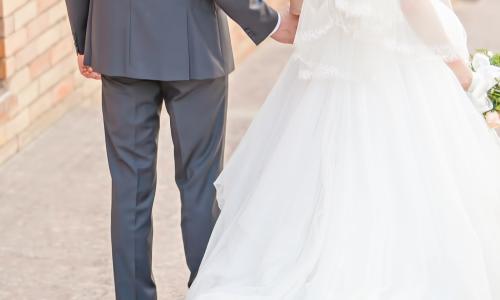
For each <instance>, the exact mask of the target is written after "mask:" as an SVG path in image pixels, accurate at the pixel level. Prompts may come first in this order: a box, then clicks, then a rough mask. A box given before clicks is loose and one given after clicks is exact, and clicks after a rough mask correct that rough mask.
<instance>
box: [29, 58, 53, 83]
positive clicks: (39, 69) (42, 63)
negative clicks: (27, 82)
mask: <svg viewBox="0 0 500 300" xmlns="http://www.w3.org/2000/svg"><path fill="white" fill-rule="evenodd" d="M51 64H52V61H51V52H49V51H48V52H45V53H44V54H42V55H40V56H38V57H37V58H35V59H34V60H33V61H32V62H31V63H30V64H29V67H28V68H29V70H30V76H31V78H32V79H33V78H37V77H38V76H40V74H42V73H44V72H45V71H47V70H48V69H50V67H51Z"/></svg>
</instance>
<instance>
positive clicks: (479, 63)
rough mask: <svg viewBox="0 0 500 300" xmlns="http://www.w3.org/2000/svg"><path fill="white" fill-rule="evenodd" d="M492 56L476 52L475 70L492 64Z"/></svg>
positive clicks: (473, 58)
mask: <svg viewBox="0 0 500 300" xmlns="http://www.w3.org/2000/svg"><path fill="white" fill-rule="evenodd" d="M490 65H491V63H490V58H489V57H488V56H486V55H484V54H483V53H476V54H474V56H473V57H472V67H473V68H474V70H475V71H478V70H479V69H481V68H482V67H487V66H490Z"/></svg>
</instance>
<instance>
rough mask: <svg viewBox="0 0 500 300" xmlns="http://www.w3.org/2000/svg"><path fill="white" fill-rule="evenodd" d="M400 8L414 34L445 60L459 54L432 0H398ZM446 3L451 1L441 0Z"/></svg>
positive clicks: (450, 59)
mask: <svg viewBox="0 0 500 300" xmlns="http://www.w3.org/2000/svg"><path fill="white" fill-rule="evenodd" d="M399 1H400V4H401V10H402V12H403V15H404V16H405V17H406V20H407V21H408V23H409V24H410V27H411V28H412V29H413V30H414V32H415V33H416V35H417V36H418V37H419V38H420V39H421V40H422V42H423V43H425V44H426V45H427V46H429V47H430V48H431V49H432V50H433V51H434V52H435V53H436V54H438V55H439V56H441V57H442V58H443V59H444V60H445V61H454V60H457V59H460V58H461V56H460V54H459V53H458V52H457V50H456V47H455V46H454V45H453V43H452V42H451V41H450V39H449V36H448V34H447V33H446V30H445V28H444V26H443V24H442V21H441V19H440V17H439V15H438V13H437V11H436V6H435V4H433V3H432V1H433V0H399ZM443 2H444V3H445V4H446V5H450V7H451V3H450V2H449V1H448V0H443Z"/></svg>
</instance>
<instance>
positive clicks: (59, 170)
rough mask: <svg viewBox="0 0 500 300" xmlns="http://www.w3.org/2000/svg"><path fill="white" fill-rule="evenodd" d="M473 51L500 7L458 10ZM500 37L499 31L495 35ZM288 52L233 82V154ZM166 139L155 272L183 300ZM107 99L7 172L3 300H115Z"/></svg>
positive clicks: (166, 290)
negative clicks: (103, 105) (103, 109)
mask: <svg viewBox="0 0 500 300" xmlns="http://www.w3.org/2000/svg"><path fill="white" fill-rule="evenodd" d="M457 10H458V12H459V15H460V16H461V18H462V19H463V20H464V22H465V23H466V26H467V28H468V31H469V34H470V36H471V48H477V47H489V48H492V49H496V50H500V40H499V39H498V38H497V37H498V34H500V19H498V18H497V17H496V16H495V12H498V11H500V1H498V0H482V1H480V2H473V1H469V2H466V3H460V4H459V5H457ZM493 32H495V33H496V34H494V33H493ZM290 50H291V49H290V47H288V46H282V45H278V44H276V43H274V42H272V41H269V42H266V43H264V44H263V45H262V46H261V47H260V48H259V49H258V51H257V52H256V53H255V54H253V55H252V56H251V57H250V58H249V59H248V60H246V61H245V62H244V63H243V64H242V65H241V66H240V67H239V68H238V70H237V71H236V72H235V73H234V74H233V75H232V77H231V93H230V99H231V101H230V110H229V124H228V139H227V147H228V156H229V155H230V154H231V152H232V150H233V149H234V148H235V146H236V145H237V143H238V141H239V139H240V138H241V135H242V134H243V133H244V131H245V130H246V128H247V127H248V125H249V122H250V121H251V119H252V117H253V116H254V114H255V112H256V111H257V110H258V108H259V107H260V105H261V104H262V102H263V100H264V99H265V96H266V95H267V93H268V92H269V90H270V88H271V87H272V85H273V83H274V82H275V80H276V78H277V76H278V74H279V72H280V70H281V69H282V67H283V65H284V63H285V61H286V60H287V58H288V56H289V54H290ZM162 120H163V124H162V125H163V128H162V132H161V139H160V151H159V152H160V155H159V165H158V169H159V185H158V194H157V199H156V203H155V209H154V217H155V241H154V244H155V245H154V269H155V278H156V282H157V284H158V290H159V299H163V300H180V299H182V298H183V295H184V292H185V289H186V287H185V283H186V280H187V273H186V268H185V264H184V257H183V252H182V245H181V239H180V230H179V229H180V228H179V223H180V220H179V215H178V212H179V196H178V192H177V189H176V187H175V185H174V179H173V169H174V168H173V160H172V158H173V154H172V145H171V141H170V134H169V128H168V122H167V116H166V114H165V113H164V115H163V118H162ZM103 141H104V138H103V130H102V119H101V113H100V105H99V103H85V104H84V105H81V106H80V107H78V108H77V109H75V110H74V111H72V112H70V113H69V114H67V115H66V116H65V117H64V118H63V119H62V120H60V121H59V122H58V123H57V124H56V125H55V126H53V127H52V128H51V129H50V130H48V131H47V132H46V133H45V134H43V135H42V136H41V137H40V138H39V139H38V140H36V141H35V142H34V143H32V144H31V145H30V146H28V147H27V148H26V149H25V150H24V151H22V152H21V153H19V154H18V155H16V156H15V157H14V158H12V159H11V160H10V161H8V162H7V163H6V164H4V165H2V166H1V167H0V203H1V206H0V299H2V300H3V299H9V300H10V299H16V300H24V299H29V300H34V299H36V300H76V299H81V300H94V299H95V300H111V299H114V294H113V280H112V273H111V250H110V238H109V210H110V178H109V174H108V169H107V164H106V157H105V151H104V142H103Z"/></svg>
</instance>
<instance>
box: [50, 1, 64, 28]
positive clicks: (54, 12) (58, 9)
mask: <svg viewBox="0 0 500 300" xmlns="http://www.w3.org/2000/svg"><path fill="white" fill-rule="evenodd" d="M66 16H67V10H66V3H65V2H64V1H60V2H59V3H58V4H56V5H54V6H53V7H51V8H50V10H49V23H50V24H56V23H58V22H59V21H61V20H63V19H64V18H66Z"/></svg>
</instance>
